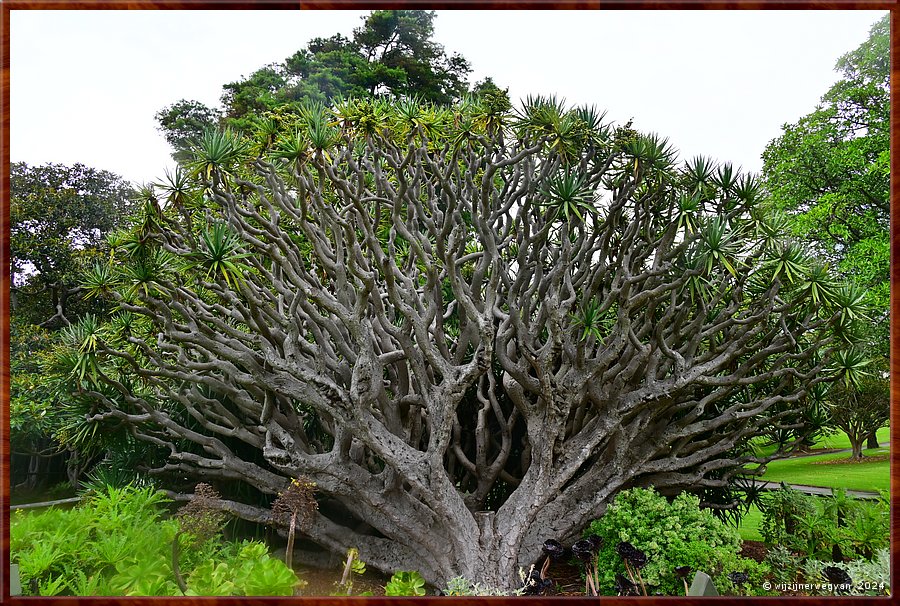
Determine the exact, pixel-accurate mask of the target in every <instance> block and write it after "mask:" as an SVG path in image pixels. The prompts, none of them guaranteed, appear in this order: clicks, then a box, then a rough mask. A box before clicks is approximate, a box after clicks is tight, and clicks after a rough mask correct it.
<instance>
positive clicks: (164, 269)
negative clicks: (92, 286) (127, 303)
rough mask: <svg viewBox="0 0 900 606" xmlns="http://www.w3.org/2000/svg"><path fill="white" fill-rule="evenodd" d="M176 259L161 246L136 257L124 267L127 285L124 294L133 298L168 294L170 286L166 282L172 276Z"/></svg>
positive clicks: (123, 274) (123, 272) (123, 275)
mask: <svg viewBox="0 0 900 606" xmlns="http://www.w3.org/2000/svg"><path fill="white" fill-rule="evenodd" d="M174 260H175V258H174V257H173V256H172V255H171V254H170V253H168V252H166V251H165V250H162V249H160V248H155V249H153V250H152V251H149V252H146V253H145V254H141V255H137V256H136V257H134V258H133V259H132V261H131V262H130V263H128V264H127V265H125V266H124V267H123V268H122V278H123V281H124V283H125V284H126V285H127V289H126V291H125V293H124V296H125V297H126V298H127V299H131V298H134V297H135V296H137V295H143V296H145V297H149V296H152V295H155V294H166V293H167V292H168V288H166V286H165V285H164V283H165V282H167V281H168V280H169V278H170V277H171V271H172V269H173V265H174Z"/></svg>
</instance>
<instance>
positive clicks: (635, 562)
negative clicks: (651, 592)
mask: <svg viewBox="0 0 900 606" xmlns="http://www.w3.org/2000/svg"><path fill="white" fill-rule="evenodd" d="M616 553H617V554H619V557H621V558H622V559H623V560H624V561H625V570H627V571H628V576H630V577H631V581H632V583H634V575H633V574H632V572H631V569H632V568H634V572H635V573H636V574H637V577H638V580H639V581H640V583H641V589H642V590H643V592H644V595H647V587H646V585H644V579H642V578H641V570H640V569H641V568H643V567H644V566H646V565H647V554H646V553H644V552H643V551H641V550H640V549H638V548H637V547H635V546H634V545H632V544H631V543H629V542H628V541H622V542H621V543H619V544H618V545H616ZM629 564H630V566H629Z"/></svg>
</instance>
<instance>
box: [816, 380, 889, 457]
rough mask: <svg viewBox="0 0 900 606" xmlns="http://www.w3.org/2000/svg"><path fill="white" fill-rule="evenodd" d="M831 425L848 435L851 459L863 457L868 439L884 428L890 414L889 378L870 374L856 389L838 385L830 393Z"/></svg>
mask: <svg viewBox="0 0 900 606" xmlns="http://www.w3.org/2000/svg"><path fill="white" fill-rule="evenodd" d="M829 400H830V407H829V408H830V413H831V424H832V425H833V426H834V427H837V428H838V429H840V430H841V431H843V432H844V433H846V434H847V437H848V438H849V439H850V447H851V449H852V453H851V455H850V456H851V458H853V459H857V460H858V459H861V458H862V456H863V454H862V451H863V443H864V442H865V441H866V438H867V437H868V436H869V435H871V434H874V433H875V432H876V431H878V430H879V429H881V428H882V427H884V426H885V425H886V424H887V422H888V420H889V419H890V416H891V404H890V389H889V386H888V381H887V380H886V379H882V378H879V377H867V378H866V379H864V380H863V381H861V382H860V385H859V386H858V387H855V388H848V387H847V386H845V385H840V384H838V385H835V386H834V387H832V389H831V394H830V398H829Z"/></svg>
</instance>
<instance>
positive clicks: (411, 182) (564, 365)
mask: <svg viewBox="0 0 900 606" xmlns="http://www.w3.org/2000/svg"><path fill="white" fill-rule="evenodd" d="M784 221H785V217H784V216H783V215H780V214H779V213H778V212H776V211H774V210H773V209H772V208H771V207H770V206H768V205H767V203H766V196H765V192H764V191H763V190H762V188H761V186H760V185H759V183H758V182H757V180H756V179H755V177H754V176H752V175H743V174H740V172H739V171H736V170H734V169H733V168H732V167H731V165H729V164H716V163H713V162H712V161H710V160H708V159H705V158H703V157H696V158H693V159H691V160H689V161H687V162H680V161H678V159H677V155H676V152H675V150H674V149H673V148H672V147H671V146H670V145H669V144H668V142H667V141H666V140H664V139H662V138H661V137H659V136H656V135H649V134H643V133H640V132H638V131H636V130H634V129H632V128H631V126H630V124H629V125H624V126H616V125H614V124H612V123H610V122H607V121H605V116H604V115H602V114H601V113H600V112H598V111H596V110H595V109H594V108H591V107H576V108H570V107H568V106H566V105H565V104H564V103H563V102H561V101H557V100H556V99H555V98H552V97H550V98H547V97H538V98H530V99H527V100H526V101H525V102H524V103H522V105H521V107H518V108H515V109H514V108H511V106H510V104H509V102H508V100H507V99H506V97H505V96H504V95H502V94H491V95H485V96H483V97H481V98H476V99H466V100H464V101H463V102H462V103H460V104H458V105H455V106H452V107H441V106H434V105H430V104H427V103H424V102H420V101H417V100H415V99H405V100H399V101H388V100H380V99H374V100H373V99H363V100H349V101H345V102H341V103H338V104H336V105H335V106H333V107H323V106H316V105H312V104H310V105H306V106H304V107H303V108H302V109H300V110H296V111H282V112H278V113H276V114H271V115H268V116H265V117H262V118H259V119H258V120H257V121H256V130H255V131H254V132H241V133H237V132H231V131H228V130H218V131H208V132H206V133H205V134H204V135H203V137H202V138H201V139H200V140H198V141H197V143H196V145H195V146H194V148H193V150H192V155H191V158H190V159H189V160H187V161H186V162H185V163H184V164H183V165H182V166H181V167H180V168H179V169H178V170H177V171H175V172H174V173H172V174H169V175H167V177H166V179H164V180H162V182H160V183H157V184H154V185H151V186H147V187H146V188H145V189H144V191H143V192H142V210H141V212H140V213H139V216H137V217H136V218H135V220H134V222H133V224H132V226H131V227H130V228H129V229H127V230H125V231H121V232H117V233H115V234H113V235H112V236H111V237H110V238H109V245H110V256H109V261H108V262H105V261H104V262H103V263H100V264H98V265H95V266H94V267H92V268H91V269H90V270H88V271H87V272H86V275H85V278H84V285H83V287H84V289H85V292H87V293H89V294H90V295H91V296H96V297H100V298H101V299H102V300H106V301H109V303H110V305H113V306H114V307H115V310H116V311H115V313H114V314H111V315H110V317H109V318H108V319H107V320H104V321H100V320H98V319H97V318H95V317H86V318H84V319H83V320H82V321H81V322H80V323H77V324H73V325H72V326H71V327H69V328H68V329H67V330H66V337H67V342H68V343H69V345H70V349H69V350H68V353H65V354H63V355H61V356H60V367H61V369H62V371H64V373H65V374H66V376H67V377H68V378H69V379H70V382H71V383H72V385H73V390H74V394H75V395H74V397H75V398H77V399H78V400H79V401H81V402H84V403H89V412H88V413H87V415H86V420H85V423H90V424H100V426H101V427H106V428H113V427H117V428H118V427H126V428H127V429H128V431H129V432H131V435H132V436H133V438H136V439H138V440H141V441H144V442H146V443H148V444H150V445H152V446H153V447H154V448H158V449H160V450H161V451H162V452H163V453H164V455H165V456H164V457H162V462H161V463H160V464H159V465H153V466H150V467H151V468H150V469H148V472H149V473H152V474H160V475H162V476H177V477H192V478H194V479H195V480H196V481H203V482H210V483H213V484H215V483H217V482H240V483H246V484H247V485H250V486H252V487H254V488H255V489H256V490H258V491H259V492H261V493H263V494H265V495H270V496H271V498H274V497H275V496H276V495H277V494H278V493H281V492H283V491H285V490H286V488H287V487H288V486H289V485H290V483H291V481H292V480H293V479H297V478H308V479H309V480H311V481H312V482H314V483H315V487H316V499H317V500H318V502H319V508H318V510H317V511H315V512H314V514H313V519H312V520H310V521H309V523H308V524H307V525H306V527H305V533H306V536H307V537H308V538H309V539H310V540H311V541H314V542H315V543H316V544H318V545H320V546H321V547H322V548H324V549H325V550H328V551H333V552H337V553H345V552H346V551H347V549H348V548H357V549H358V550H359V554H360V557H361V558H362V559H363V560H364V561H365V562H367V563H368V564H369V565H371V566H375V567H377V568H380V569H383V570H386V571H395V570H418V571H420V573H421V574H422V575H423V576H424V578H425V579H426V580H428V581H429V582H432V583H436V584H440V583H443V582H445V581H446V580H447V579H449V578H452V577H455V576H458V575H463V576H465V577H467V578H469V579H471V580H473V581H481V582H483V583H488V584H491V585H494V586H505V587H512V586H514V585H516V584H517V581H518V579H517V571H518V569H519V567H525V568H526V569H527V567H528V565H529V564H530V563H532V562H534V561H535V560H536V559H537V558H538V556H539V555H540V545H541V544H542V542H543V541H544V540H545V539H547V538H551V537H552V538H557V539H560V540H563V541H566V540H568V541H571V540H574V539H575V538H576V537H578V536H579V535H580V533H581V531H582V529H583V528H584V527H585V526H586V525H587V524H588V522H589V521H591V520H592V519H594V518H596V517H598V516H599V515H600V514H601V513H602V512H603V510H604V507H605V504H606V503H608V502H609V501H610V500H611V499H612V497H613V496H614V495H615V494H616V493H617V492H618V491H620V490H622V489H624V488H627V487H631V486H636V485H654V486H656V487H657V488H658V489H659V490H664V491H670V492H671V491H678V490H682V489H691V490H700V489H704V488H708V489H716V488H721V487H725V486H727V485H728V483H729V482H730V481H732V479H733V478H734V477H736V476H737V475H741V474H747V473H751V472H749V471H748V467H747V465H748V464H751V463H757V464H760V463H761V464H763V465H764V464H765V463H766V462H767V461H768V460H770V458H759V457H757V456H755V455H754V453H753V451H752V450H751V449H749V447H748V443H749V440H750V439H751V438H753V437H754V436H759V435H765V434H769V433H772V432H778V431H792V430H799V429H802V424H803V418H804V415H805V414H807V412H808V410H809V408H810V407H812V406H816V402H817V398H816V393H817V392H819V391H821V387H824V384H826V383H828V382H833V381H838V380H840V381H845V382H850V381H855V380H857V378H858V377H859V376H860V374H861V373H862V367H863V365H864V363H865V361H864V360H863V359H862V357H861V354H859V353H858V351H857V349H855V348H854V347H853V343H854V339H855V338H856V335H857V330H856V328H855V326H856V324H857V323H859V322H860V321H864V320H865V316H864V315H863V314H864V311H865V310H864V300H865V293H863V292H862V291H860V290H859V289H857V288H855V287H853V286H848V285H845V284H842V283H840V282H838V281H836V280H835V279H834V278H833V277H832V274H831V273H830V272H829V269H828V268H827V267H826V266H824V265H822V264H821V263H818V262H817V261H816V260H815V259H814V258H811V256H810V254H809V253H807V252H806V251H805V250H804V249H803V247H802V245H801V244H800V243H797V242H794V241H790V240H789V239H787V238H786V235H785V234H786V232H785V229H784V227H785V225H784ZM751 468H752V466H751ZM760 469H762V468H758V469H757V471H759V470H760ZM218 503H219V505H220V506H221V507H223V508H226V509H228V510H230V511H232V512H233V513H236V514H237V515H240V516H243V517H245V518H247V519H251V520H259V521H265V520H269V519H271V512H269V511H268V510H267V509H266V508H265V507H261V506H259V505H254V504H250V503H245V502H239V501H238V500H236V499H228V498H224V499H222V500H220V501H219V502H218Z"/></svg>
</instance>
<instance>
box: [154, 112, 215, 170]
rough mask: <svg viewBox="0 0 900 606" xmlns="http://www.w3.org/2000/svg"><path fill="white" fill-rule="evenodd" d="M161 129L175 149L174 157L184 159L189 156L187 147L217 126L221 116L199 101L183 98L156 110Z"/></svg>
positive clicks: (179, 159)
mask: <svg viewBox="0 0 900 606" xmlns="http://www.w3.org/2000/svg"><path fill="white" fill-rule="evenodd" d="M155 117H156V121H157V122H158V123H159V130H160V132H162V133H163V135H165V137H166V141H168V143H169V145H171V146H172V148H173V149H175V152H174V153H173V154H172V157H173V158H175V159H176V160H178V161H179V162H180V161H183V160H186V159H187V158H188V153H187V149H188V148H189V147H190V146H191V145H192V144H193V143H195V142H196V141H197V140H198V139H199V138H200V136H201V135H202V134H203V131H204V130H206V129H209V128H212V127H214V126H216V125H217V124H218V123H219V119H220V118H221V116H220V115H219V112H218V111H217V110H215V109H211V108H209V107H207V106H206V105H204V104H202V103H200V102H199V101H188V100H186V99H182V100H181V101H178V102H177V103H173V104H172V105H169V106H167V107H164V108H163V109H161V110H159V111H158V112H156V116H155Z"/></svg>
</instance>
